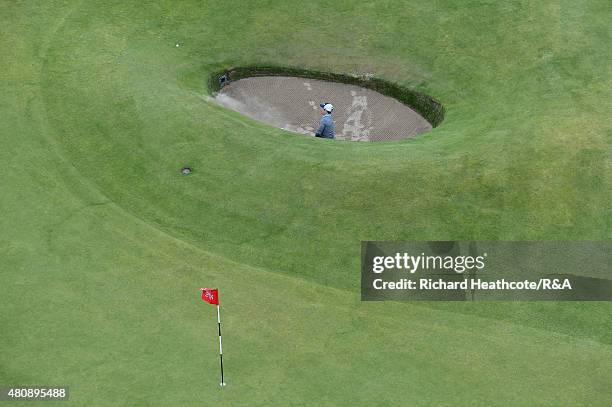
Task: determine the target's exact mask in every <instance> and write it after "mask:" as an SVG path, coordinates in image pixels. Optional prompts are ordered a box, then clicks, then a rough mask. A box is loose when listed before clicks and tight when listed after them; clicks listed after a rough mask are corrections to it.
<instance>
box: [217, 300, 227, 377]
mask: <svg viewBox="0 0 612 407" xmlns="http://www.w3.org/2000/svg"><path fill="white" fill-rule="evenodd" d="M217 323H218V324H219V358H220V360H221V383H219V385H220V386H221V387H224V386H226V385H227V383H225V381H223V345H222V344H221V312H220V310H219V304H217Z"/></svg>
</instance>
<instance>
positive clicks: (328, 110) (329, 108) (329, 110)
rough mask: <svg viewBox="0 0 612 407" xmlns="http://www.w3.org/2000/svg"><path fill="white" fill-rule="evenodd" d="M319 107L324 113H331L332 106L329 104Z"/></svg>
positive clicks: (322, 104)
mask: <svg viewBox="0 0 612 407" xmlns="http://www.w3.org/2000/svg"><path fill="white" fill-rule="evenodd" d="M319 106H321V108H322V109H323V110H325V111H326V112H330V113H331V111H332V110H334V105H332V104H331V103H321V104H320V105H319Z"/></svg>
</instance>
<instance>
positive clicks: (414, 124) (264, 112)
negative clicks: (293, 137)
mask: <svg viewBox="0 0 612 407" xmlns="http://www.w3.org/2000/svg"><path fill="white" fill-rule="evenodd" d="M216 100H217V101H218V102H220V103H221V104H222V105H224V106H225V107H227V108H229V109H232V110H235V111H237V112H240V113H242V114H244V115H246V116H249V117H251V118H253V119H255V120H259V121H261V122H264V123H268V124H271V125H273V126H276V127H280V128H282V129H285V130H290V131H294V132H297V133H302V134H309V135H314V133H315V130H316V128H317V126H318V123H319V119H320V117H321V116H320V109H319V104H320V103H323V102H329V103H332V104H333V105H334V112H333V116H334V121H335V123H336V138H337V139H339V140H349V141H388V140H399V139H404V138H410V137H414V136H416V135H418V134H420V133H423V132H426V131H429V130H431V128H432V126H431V124H430V123H429V122H428V121H427V120H425V119H424V118H423V117H422V116H421V115H420V114H419V113H417V112H416V111H414V110H413V109H411V108H410V107H408V106H406V105H405V104H403V103H401V102H399V101H398V100H396V99H394V98H392V97H389V96H385V95H382V94H381V93H378V92H376V91H374V90H371V89H366V88H363V87H359V86H356V85H349V84H344V83H338V82H328V81H323V80H318V79H309V78H297V77H289V76H259V77H252V78H244V79H239V80H237V81H234V82H230V83H228V84H227V85H225V86H223V87H222V88H221V89H220V91H219V92H218V93H217V95H216Z"/></svg>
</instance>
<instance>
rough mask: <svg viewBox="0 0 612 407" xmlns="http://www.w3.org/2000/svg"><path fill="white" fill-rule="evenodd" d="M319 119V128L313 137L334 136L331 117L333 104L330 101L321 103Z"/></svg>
mask: <svg viewBox="0 0 612 407" xmlns="http://www.w3.org/2000/svg"><path fill="white" fill-rule="evenodd" d="M319 106H321V114H322V115H323V117H321V121H320V122H319V128H318V129H317V132H316V133H315V137H321V138H334V137H335V135H336V134H335V131H334V127H335V125H334V118H333V117H332V111H333V110H334V106H333V105H332V104H331V103H321V104H320V105H319Z"/></svg>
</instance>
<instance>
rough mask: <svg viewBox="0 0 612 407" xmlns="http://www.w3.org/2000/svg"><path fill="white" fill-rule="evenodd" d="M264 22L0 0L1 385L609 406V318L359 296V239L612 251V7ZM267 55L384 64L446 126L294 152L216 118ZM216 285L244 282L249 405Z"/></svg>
mask: <svg viewBox="0 0 612 407" xmlns="http://www.w3.org/2000/svg"><path fill="white" fill-rule="evenodd" d="M252 3H253V4H249V7H245V6H244V3H241V2H205V1H184V2H170V1H157V2H151V3H149V4H143V3H142V2H138V3H137V2H129V3H127V2H120V1H99V2H83V1H81V2H78V1H66V2H61V1H47V2H30V1H3V2H1V3H0V38H1V39H2V40H1V41H0V141H1V143H2V144H1V148H0V163H1V164H2V168H3V169H4V171H3V177H2V181H1V182H0V208H1V209H2V216H0V256H1V259H2V261H1V262H0V273H1V276H2V280H1V282H2V284H1V285H0V295H1V298H2V313H1V314H0V315H1V317H0V323H1V326H2V328H1V330H0V384H57V385H69V386H70V387H71V393H72V395H71V398H72V403H71V404H74V405H88V406H91V405H104V406H107V405H132V406H151V405H161V406H169V405H176V406H185V405H196V404H198V405H199V404H202V403H211V404H212V403H220V405H312V404H313V403H314V402H315V401H316V402H317V403H318V404H319V405H330V406H334V405H368V406H371V405H401V406H404V405H485V406H489V405H503V406H506V405H520V406H522V405H551V406H558V405H588V406H594V405H602V406H605V405H610V401H611V400H612V390H611V389H610V386H609V383H610V381H611V380H612V312H611V311H612V305H611V304H609V303H475V304H457V303H419V304H415V303H376V304H370V303H361V302H359V292H358V288H359V250H360V244H359V242H360V240H365V239H372V240H374V239H375V240H395V239H410V240H416V239H440V240H443V239H475V240H486V239H491V240H576V239H590V240H601V239H610V238H611V237H612V224H611V220H612V216H611V214H610V205H609V202H611V201H612V192H611V191H612V188H611V186H612V183H611V178H612V177H611V174H612V171H611V160H610V152H611V150H610V145H611V139H612V123H611V120H610V114H609V112H610V111H612V101H611V99H610V93H611V90H612V79H611V78H612V75H611V74H612V68H611V66H610V64H609V61H610V60H612V49H611V48H610V46H609V44H610V42H611V40H612V38H611V37H612V35H611V33H610V30H609V21H610V19H611V17H612V13H611V12H610V9H609V6H608V3H607V2H605V1H595V0H593V1H578V2H570V1H562V2H559V1H555V2H548V1H546V2H526V1H511V2H503V3H499V2H492V1H489V2H487V1H466V2H461V3H458V2H454V1H440V2H434V3H432V2H426V1H412V2H410V3H406V2H401V1H380V2H375V3H368V4H364V3H357V2H351V1H337V2H334V3H333V4H328V5H327V6H324V5H323V4H321V3H309V2H306V3H302V2H283V1H281V2H279V1H276V2H272V1H259V2H252ZM177 42H179V43H181V44H182V45H181V47H179V48H176V47H175V44H176V43H177ZM252 64H272V65H288V66H298V67H300V66H301V67H305V68H308V69H313V70H321V71H331V72H337V73H346V74H360V73H361V74H363V73H374V74H376V75H377V76H379V77H381V78H383V79H386V80H389V81H392V82H395V83H398V84H400V85H402V86H407V87H409V88H412V89H415V90H417V91H419V92H423V93H426V94H428V95H431V96H432V97H434V98H436V99H438V100H440V101H441V102H442V103H443V105H444V106H445V109H446V115H445V120H444V122H443V123H442V125H441V126H440V127H438V128H436V129H434V130H433V131H432V132H430V133H428V134H426V135H423V136H421V137H418V138H416V139H413V140H406V141H402V142H392V143H371V144H362V143H348V142H325V141H321V140H315V139H310V138H303V137H297V136H293V135H291V134H288V133H286V132H283V131H281V130H278V129H274V128H271V127H268V126H266V125H263V124H261V123H257V122H254V121H252V120H250V119H248V118H245V117H243V116H241V115H239V114H237V113H234V112H231V111H228V110H225V109H223V108H222V107H219V106H217V105H215V104H214V103H212V102H210V101H209V100H208V99H207V97H206V96H207V95H206V80H207V77H208V75H209V74H210V73H211V72H215V71H217V70H219V69H223V68H225V67H227V66H246V65H252ZM183 165H190V166H191V167H193V169H194V173H193V175H191V176H189V177H183V176H181V175H180V174H179V169H180V168H181V167H182V166H183ZM201 286H219V288H220V289H221V301H222V304H223V318H224V324H225V325H224V350H225V352H226V367H227V380H228V382H229V386H228V387H227V388H226V389H224V390H223V391H221V390H220V389H219V388H218V385H217V381H218V378H217V375H218V373H217V368H218V366H217V363H218V361H217V356H216V346H217V342H216V340H217V339H216V331H215V329H216V327H215V315H214V313H215V311H214V308H213V307H211V306H207V305H206V304H205V303H203V302H202V301H201V300H199V299H198V291H197V289H198V288H199V287H201ZM62 405H63V404H62Z"/></svg>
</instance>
